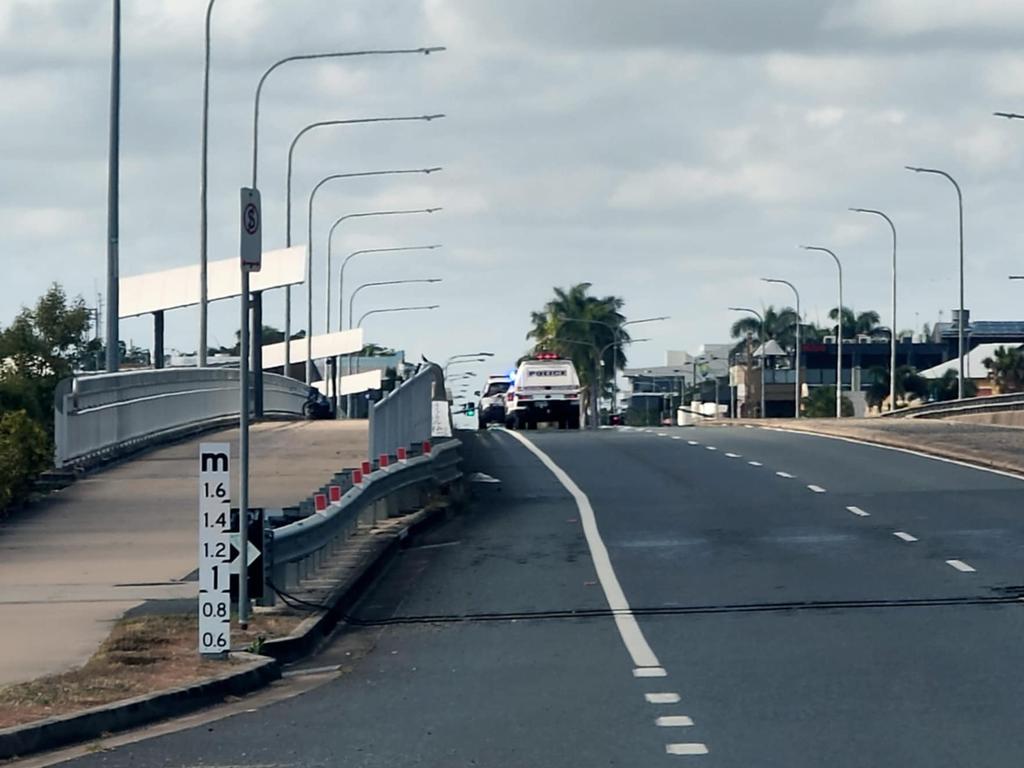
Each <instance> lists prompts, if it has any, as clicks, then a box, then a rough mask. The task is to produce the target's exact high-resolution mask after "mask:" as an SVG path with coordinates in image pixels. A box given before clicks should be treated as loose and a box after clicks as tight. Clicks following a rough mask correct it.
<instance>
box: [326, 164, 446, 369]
mask: <svg viewBox="0 0 1024 768" xmlns="http://www.w3.org/2000/svg"><path fill="white" fill-rule="evenodd" d="M440 170H441V169H440V168H419V169H405V170H397V171H363V172H361V173H332V174H331V175H330V176H325V177H324V178H322V179H321V180H320V181H318V182H317V183H316V186H314V187H313V190H312V191H311V192H310V193H309V208H308V210H307V216H306V383H307V384H311V383H312V380H313V279H312V276H313V203H314V201H315V200H316V193H317V192H319V191H320V189H321V188H322V187H323V186H324V184H326V183H327V182H329V181H332V180H334V179H352V178H361V177H365V176H399V175H403V174H410V173H423V174H430V173H433V172H434V171H440ZM325 330H330V329H325Z"/></svg>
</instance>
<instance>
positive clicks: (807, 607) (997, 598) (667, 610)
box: [342, 594, 1024, 627]
mask: <svg viewBox="0 0 1024 768" xmlns="http://www.w3.org/2000/svg"><path fill="white" fill-rule="evenodd" d="M1022 601H1024V597H1022V596H1020V595H1018V594H1005V595H994V596H992V595H990V596H984V595H977V596H966V597H929V598H897V599H873V600H810V601H795V602H782V603H738V604H731V605H729V604H726V605H692V606H686V605H680V606H659V607H657V608H633V609H632V610H630V611H614V610H612V609H610V608H593V609H580V610H577V609H566V610H552V611H509V612H501V611H495V612H489V613H461V614H430V615H422V616H391V617H388V618H380V619H368V618H361V617H359V616H352V615H346V616H344V618H343V619H342V621H343V622H344V623H346V624H349V625H351V626H356V627H386V626H391V625H400V624H457V623H472V622H491V621H533V620H550V619H557V620H567V619H568V620H573V619H591V618H603V617H614V616H616V615H625V614H632V615H634V616H687V615H693V614H715V613H765V612H773V611H774V612H777V611H828V610H856V609H870V608H934V607H941V606H949V605H957V606H971V605H977V606H987V605H1009V604H1011V603H1018V604H1020V603H1022Z"/></svg>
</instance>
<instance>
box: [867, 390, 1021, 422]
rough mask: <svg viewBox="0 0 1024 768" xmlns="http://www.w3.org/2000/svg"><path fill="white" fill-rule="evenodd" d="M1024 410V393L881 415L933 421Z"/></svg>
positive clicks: (951, 401)
mask: <svg viewBox="0 0 1024 768" xmlns="http://www.w3.org/2000/svg"><path fill="white" fill-rule="evenodd" d="M1022 409H1024V392H1017V393H1014V394H1010V395H990V396H988V397H965V398H964V399H962V400H944V401H942V402H940V403H925V404H924V405H915V406H913V407H911V408H901V409H899V410H897V411H893V412H892V413H889V412H888V411H886V412H885V413H882V414H879V416H880V417H881V418H904V419H917V418H924V419H931V418H942V417H943V416H957V415H961V414H968V413H994V412H996V411H1019V410H1022Z"/></svg>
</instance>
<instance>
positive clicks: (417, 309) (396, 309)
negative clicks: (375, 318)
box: [356, 304, 441, 328]
mask: <svg viewBox="0 0 1024 768" xmlns="http://www.w3.org/2000/svg"><path fill="white" fill-rule="evenodd" d="M440 306H441V305H440V304H427V305H425V306H416V307H385V308H384V309H371V310H370V311H369V312H363V314H362V315H360V316H359V322H358V323H356V328H362V327H363V321H364V320H366V318H368V317H369V316H370V315H379V314H383V313H385V312H420V311H423V310H431V309H438V308H440Z"/></svg>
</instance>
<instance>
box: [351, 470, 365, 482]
mask: <svg viewBox="0 0 1024 768" xmlns="http://www.w3.org/2000/svg"><path fill="white" fill-rule="evenodd" d="M362 484H363V470H361V469H353V470H352V485H362Z"/></svg>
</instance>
